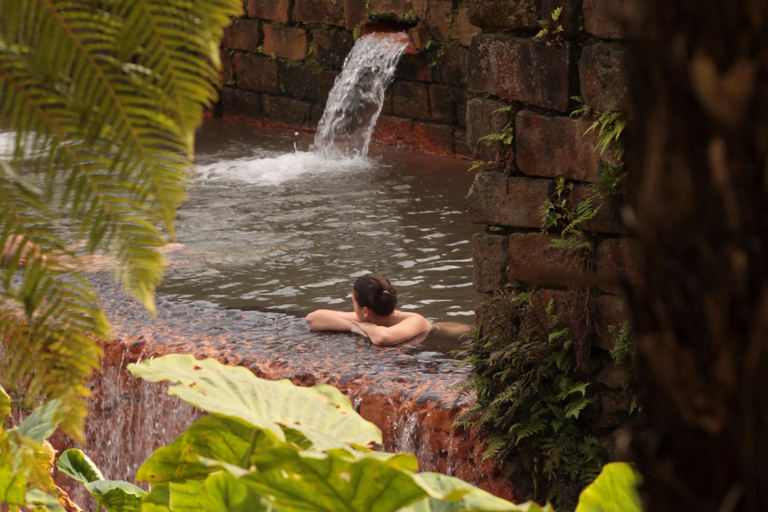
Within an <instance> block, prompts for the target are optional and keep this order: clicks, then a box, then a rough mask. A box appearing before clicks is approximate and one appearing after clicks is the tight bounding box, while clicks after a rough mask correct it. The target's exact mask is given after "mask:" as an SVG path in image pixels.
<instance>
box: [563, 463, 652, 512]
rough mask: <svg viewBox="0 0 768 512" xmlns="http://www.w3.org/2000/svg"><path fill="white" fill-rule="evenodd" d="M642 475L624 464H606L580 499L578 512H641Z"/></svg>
mask: <svg viewBox="0 0 768 512" xmlns="http://www.w3.org/2000/svg"><path fill="white" fill-rule="evenodd" d="M640 483H641V478H640V475H639V474H638V473H637V471H635V470H634V469H633V468H632V466H631V465H629V464H625V463H622V462H613V463H611V464H606V465H605V467H604V468H603V470H602V472H601V473H600V475H598V477H597V479H596V480H595V481H594V482H593V483H592V484H590V485H589V486H588V487H587V488H586V489H584V491H583V492H582V493H581V496H580V497H579V504H578V506H577V507H576V512H641V511H642V506H641V503H640V496H639V495H638V493H637V488H638V486H639V485H640Z"/></svg>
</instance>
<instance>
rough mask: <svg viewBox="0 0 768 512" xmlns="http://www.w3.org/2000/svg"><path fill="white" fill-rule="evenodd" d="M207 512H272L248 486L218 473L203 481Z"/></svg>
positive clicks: (223, 473)
mask: <svg viewBox="0 0 768 512" xmlns="http://www.w3.org/2000/svg"><path fill="white" fill-rule="evenodd" d="M205 501H206V506H207V510H210V511H214V510H215V511H221V512H272V511H273V510H274V508H273V506H272V504H271V503H270V502H269V501H268V500H266V499H264V498H262V497H261V496H260V495H259V494H258V493H257V492H256V490H255V489H254V488H253V487H251V486H250V485H247V484H244V483H243V482H241V481H240V480H238V479H236V478H235V477H233V476H232V475H230V474H229V473H225V472H220V473H217V474H215V475H211V476H209V477H208V478H207V479H206V480H205Z"/></svg>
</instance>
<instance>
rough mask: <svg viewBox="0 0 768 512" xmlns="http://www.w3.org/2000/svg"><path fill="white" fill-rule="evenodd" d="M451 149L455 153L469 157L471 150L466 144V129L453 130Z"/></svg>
mask: <svg viewBox="0 0 768 512" xmlns="http://www.w3.org/2000/svg"><path fill="white" fill-rule="evenodd" d="M453 146H454V147H453V151H454V152H455V154H456V155H459V156H464V157H467V158H469V157H471V156H472V150H471V149H469V144H467V132H466V130H454V131H453Z"/></svg>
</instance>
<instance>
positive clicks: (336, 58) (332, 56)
mask: <svg viewBox="0 0 768 512" xmlns="http://www.w3.org/2000/svg"><path fill="white" fill-rule="evenodd" d="M354 44H355V42H354V40H353V39H352V34H350V33H349V32H343V31H340V30H320V29H316V30H314V31H313V32H312V55H313V56H314V57H315V60H316V61H317V63H318V64H320V65H321V66H327V67H329V68H333V69H341V66H342V65H343V64H344V59H346V58H347V54H348V53H349V51H350V50H351V49H352V46H354Z"/></svg>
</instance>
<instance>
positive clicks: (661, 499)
mask: <svg viewBox="0 0 768 512" xmlns="http://www.w3.org/2000/svg"><path fill="white" fill-rule="evenodd" d="M636 3H640V4H642V6H643V7H642V9H643V12H644V14H645V18H644V20H643V21H642V22H641V23H639V26H638V27H637V30H636V32H635V35H634V37H631V38H629V39H628V55H627V62H628V64H629V65H628V72H629V79H630V84H631V86H630V87H631V109H630V114H631V115H632V116H633V118H634V120H635V122H634V127H633V128H632V132H631V134H630V140H629V153H628V163H629V169H630V176H632V179H633V183H632V187H631V189H632V192H631V194H632V195H631V204H632V206H633V208H634V211H635V216H636V228H637V235H638V238H639V244H638V245H639V253H638V264H639V266H640V269H641V273H642V276H643V279H642V281H643V283H642V284H641V285H639V286H637V287H635V288H634V289H633V290H631V292H630V294H629V300H630V308H631V311H632V318H633V323H634V327H635V331H636V334H637V342H638V358H639V368H640V381H641V395H640V399H641V404H642V406H643V409H644V411H645V413H646V414H647V415H648V419H649V422H650V434H649V435H647V436H644V437H640V438H637V439H635V441H636V448H637V449H638V463H639V466H640V469H641V471H642V473H643V474H644V476H645V484H644V487H643V495H644V499H645V500H646V510H649V511H653V512H659V511H666V510H670V511H673V510H674V511H675V512H681V511H696V512H707V511H712V512H718V511H722V512H730V511H732V510H739V511H755V512H757V511H765V510H768V0H644V1H641V2H636Z"/></svg>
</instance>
